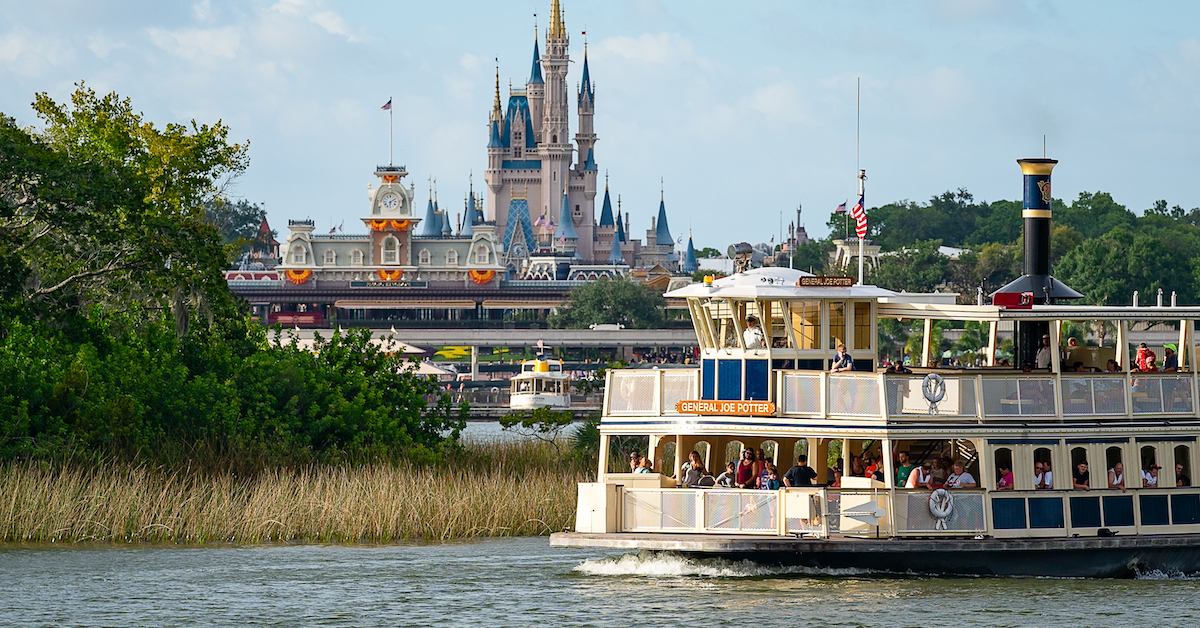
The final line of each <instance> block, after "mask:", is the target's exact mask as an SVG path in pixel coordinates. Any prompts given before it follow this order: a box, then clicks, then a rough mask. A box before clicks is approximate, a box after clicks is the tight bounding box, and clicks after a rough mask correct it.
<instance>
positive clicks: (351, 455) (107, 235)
mask: <svg viewBox="0 0 1200 628" xmlns="http://www.w3.org/2000/svg"><path fill="white" fill-rule="evenodd" d="M34 110H35V111H36V112H37V114H38V116H39V117H40V118H41V119H42V122H43V130H41V131H34V130H31V129H24V128H21V127H19V126H18V125H17V124H16V122H15V121H14V120H13V119H11V118H9V117H6V116H3V115H0V458H7V459H12V458H44V457H73V456H84V457H95V456H112V457H118V458H125V459H134V460H143V461H153V462H159V463H181V464H191V463H192V462H197V461H199V462H213V463H220V464H223V465H225V467H226V468H228V467H229V466H234V467H239V468H261V467H262V466H269V465H277V464H306V463H309V462H313V461H328V462H336V461H339V460H345V459H364V458H378V457H383V456H396V455H401V454H403V455H411V456H423V455H430V454H432V453H434V452H436V451H437V450H439V449H441V448H442V447H444V446H446V445H447V443H449V442H453V440H454V438H456V437H457V432H458V430H459V429H461V427H462V423H461V417H460V416H459V415H458V414H457V413H456V412H455V409H454V408H452V407H451V406H450V401H449V397H448V396H447V395H445V394H441V395H438V394H437V388H436V384H434V383H433V382H430V381H428V380H425V379H422V378H419V377H417V376H416V375H414V374H413V373H412V372H411V371H410V370H408V369H406V368H405V363H404V362H403V360H402V359H401V358H400V357H398V356H397V355H395V354H393V353H389V352H385V351H384V350H381V349H380V348H379V347H378V346H376V345H373V344H372V343H370V342H369V333H367V332H365V331H362V332H351V333H347V334H342V333H334V334H333V336H332V337H330V338H321V337H318V338H317V339H316V343H315V348H314V350H313V351H309V350H307V349H303V350H302V349H301V348H299V347H298V346H296V345H295V343H290V342H286V340H287V339H285V338H283V337H281V336H279V333H280V332H276V338H275V339H274V340H272V339H270V338H268V336H267V333H266V331H265V330H264V329H263V328H262V327H260V326H258V325H257V324H254V323H251V322H250V321H249V319H248V318H246V317H245V316H244V312H243V311H241V310H240V305H239V303H238V301H237V300H236V299H235V298H234V296H233V295H232V293H231V292H230V291H229V289H228V286H227V284H226V282H225V280H224V276H223V274H222V270H223V268H224V267H225V265H226V264H227V263H228V261H229V260H230V255H231V253H232V247H231V246H229V245H228V244H227V241H228V240H229V239H230V235H231V234H232V235H237V234H239V233H241V232H242V231H244V230H245V229H247V228H248V227H249V225H250V224H251V222H253V223H254V224H253V226H254V228H257V221H256V220H252V219H253V218H258V214H261V210H258V209H257V208H254V207H253V206H250V205H248V204H236V203H234V204H230V203H229V201H228V200H227V199H226V198H225V197H224V194H223V192H224V188H225V186H226V185H227V184H228V182H229V181H230V179H231V178H233V177H235V176H237V175H238V174H239V173H241V172H242V171H243V170H244V169H245V168H246V165H247V161H246V144H244V143H243V144H237V143H231V142H230V141H229V139H228V135H229V130H228V128H227V127H225V126H224V125H222V124H221V123H219V122H218V123H217V124H214V125H204V124H198V123H196V122H192V123H191V124H189V125H181V124H168V125H166V126H165V127H161V128H160V127H157V126H155V125H154V124H153V123H151V122H148V121H146V120H144V119H143V118H142V116H141V114H138V113H135V111H134V109H133V107H132V105H131V103H130V102H129V101H128V100H127V99H122V98H120V97H119V96H117V95H116V94H108V95H106V96H98V95H97V94H96V93H95V92H93V91H92V90H90V89H88V88H86V87H85V86H83V85H80V86H79V89H77V90H76V91H75V93H74V94H73V95H72V98H71V103H70V104H60V103H56V102H54V101H53V100H51V99H50V98H49V97H48V96H46V95H45V94H40V95H38V96H37V100H36V101H35V103H34ZM230 208H232V210H230ZM214 211H216V213H218V214H219V213H220V212H222V211H231V212H232V213H230V214H229V215H228V216H226V218H228V220H227V221H226V222H225V223H224V224H222V223H221V222H220V221H215V220H212V219H213V218H214ZM256 212H257V214H256ZM210 221H211V222H210ZM214 223H215V224H214ZM238 237H239V238H240V237H241V236H240V235H239V236H238ZM195 321H199V322H200V323H201V324H193V323H194V322H195ZM429 399H434V400H435V401H434V404H433V407H427V400H429ZM447 433H448V436H449V439H450V440H449V441H447V440H446V438H445V437H446V435H447Z"/></svg>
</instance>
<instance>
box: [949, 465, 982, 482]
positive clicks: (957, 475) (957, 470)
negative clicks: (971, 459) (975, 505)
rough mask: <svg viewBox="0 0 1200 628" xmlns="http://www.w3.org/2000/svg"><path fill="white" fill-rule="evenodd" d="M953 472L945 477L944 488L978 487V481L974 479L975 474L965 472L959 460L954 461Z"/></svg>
mask: <svg viewBox="0 0 1200 628" xmlns="http://www.w3.org/2000/svg"><path fill="white" fill-rule="evenodd" d="M953 470H954V473H951V474H950V477H948V478H946V488H979V483H978V482H976V481H975V476H973V475H971V474H970V473H967V470H966V469H965V468H964V467H963V464H962V463H961V462H956V463H954V467H953Z"/></svg>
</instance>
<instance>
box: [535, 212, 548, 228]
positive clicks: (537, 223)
mask: <svg viewBox="0 0 1200 628" xmlns="http://www.w3.org/2000/svg"><path fill="white" fill-rule="evenodd" d="M545 220H546V214H542V215H541V216H538V219H537V220H535V221H533V226H535V227H540V226H542V222H544V221H545Z"/></svg>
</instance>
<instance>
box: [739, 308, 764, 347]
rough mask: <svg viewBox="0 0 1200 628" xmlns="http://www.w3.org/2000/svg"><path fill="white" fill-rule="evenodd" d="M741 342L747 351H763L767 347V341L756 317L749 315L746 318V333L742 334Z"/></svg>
mask: <svg viewBox="0 0 1200 628" xmlns="http://www.w3.org/2000/svg"><path fill="white" fill-rule="evenodd" d="M742 340H744V341H745V342H746V348H747V349H765V348H766V347H767V341H766V338H765V337H764V336H763V330H762V327H760V326H759V325H758V317H757V316H754V315H753V314H751V315H750V316H747V317H746V331H743V332H742Z"/></svg>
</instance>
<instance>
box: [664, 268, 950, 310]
mask: <svg viewBox="0 0 1200 628" xmlns="http://www.w3.org/2000/svg"><path fill="white" fill-rule="evenodd" d="M814 276H815V275H813V274H812V273H806V272H804V271H802V270H795V269H792V268H776V267H770V266H768V267H763V268H755V269H753V270H747V271H745V272H740V273H735V274H733V275H730V276H728V277H721V278H720V279H715V280H713V282H712V284H711V285H709V284H706V283H694V284H690V285H687V286H684V287H682V288H679V289H678V290H672V291H671V292H668V293H666V294H664V295H663V296H665V297H667V298H676V299H680V298H687V297H691V298H718V299H745V300H755V299H846V298H850V299H877V298H881V297H894V298H903V297H902V295H900V294H899V293H896V292H892V291H891V290H884V289H883V288H879V287H877V286H866V285H854V286H846V287H840V286H839V287H824V286H800V285H798V284H799V282H800V278H801V277H814ZM955 296H957V295H953V294H952V295H950V302H951V303H953V302H954V297H955Z"/></svg>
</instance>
